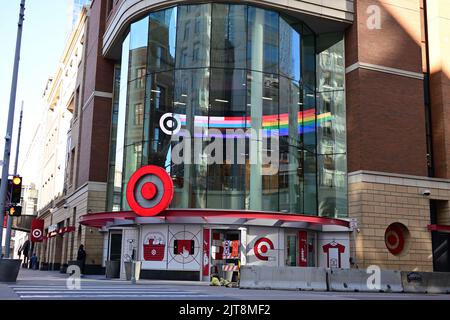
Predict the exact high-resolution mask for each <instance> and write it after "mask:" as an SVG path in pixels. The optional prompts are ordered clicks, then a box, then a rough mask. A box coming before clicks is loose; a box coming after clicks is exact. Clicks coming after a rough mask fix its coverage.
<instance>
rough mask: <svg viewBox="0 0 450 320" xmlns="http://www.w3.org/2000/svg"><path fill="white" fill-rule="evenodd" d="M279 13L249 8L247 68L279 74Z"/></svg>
mask: <svg viewBox="0 0 450 320" xmlns="http://www.w3.org/2000/svg"><path fill="white" fill-rule="evenodd" d="M278 18H279V16H278V13H276V12H274V11H268V10H264V9H260V8H255V7H248V39H247V40H248V44H247V68H249V69H251V70H255V71H264V72H268V73H278V48H279V46H278V36H279V35H278V29H279V26H278V20H279V19H278Z"/></svg>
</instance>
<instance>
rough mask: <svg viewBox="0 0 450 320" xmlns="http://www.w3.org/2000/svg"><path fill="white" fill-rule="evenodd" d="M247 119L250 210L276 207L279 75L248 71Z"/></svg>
mask: <svg viewBox="0 0 450 320" xmlns="http://www.w3.org/2000/svg"><path fill="white" fill-rule="evenodd" d="M247 83H248V84H247V87H248V91H247V92H248V97H247V115H248V117H249V120H250V126H251V137H250V141H249V143H250V146H249V161H250V171H247V175H248V174H250V176H249V182H250V185H249V189H250V190H249V195H250V209H251V210H267V211H278V208H279V204H278V202H279V199H278V170H279V121H278V113H279V110H278V87H279V84H278V76H275V75H272V74H265V73H261V72H249V73H248V75H247Z"/></svg>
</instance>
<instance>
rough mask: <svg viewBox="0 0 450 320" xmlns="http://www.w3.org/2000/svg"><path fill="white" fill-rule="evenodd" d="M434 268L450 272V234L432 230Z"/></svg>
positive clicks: (437, 270) (436, 270)
mask: <svg viewBox="0 0 450 320" xmlns="http://www.w3.org/2000/svg"><path fill="white" fill-rule="evenodd" d="M431 239H432V243H433V270H434V271H435V272H450V234H449V233H443V232H438V231H432V233H431Z"/></svg>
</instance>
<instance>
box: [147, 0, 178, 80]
mask: <svg viewBox="0 0 450 320" xmlns="http://www.w3.org/2000/svg"><path fill="white" fill-rule="evenodd" d="M176 33H177V8H176V7H175V8H170V9H167V10H162V11H158V12H154V13H151V14H150V33H149V35H150V37H149V50H148V52H149V55H148V66H149V71H150V72H153V71H162V70H169V69H173V68H174V66H175V41H176Z"/></svg>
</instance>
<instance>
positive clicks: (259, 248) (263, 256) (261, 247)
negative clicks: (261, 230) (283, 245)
mask: <svg viewBox="0 0 450 320" xmlns="http://www.w3.org/2000/svg"><path fill="white" fill-rule="evenodd" d="M269 249H270V250H273V249H274V245H273V242H272V241H271V240H270V239H268V238H260V239H258V240H257V241H256V242H255V245H254V246H253V251H254V252H255V256H256V258H258V259H259V260H263V261H268V260H269V255H268V254H267V253H268V251H269Z"/></svg>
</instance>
